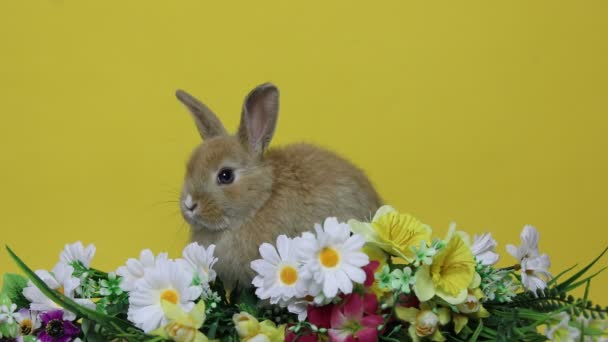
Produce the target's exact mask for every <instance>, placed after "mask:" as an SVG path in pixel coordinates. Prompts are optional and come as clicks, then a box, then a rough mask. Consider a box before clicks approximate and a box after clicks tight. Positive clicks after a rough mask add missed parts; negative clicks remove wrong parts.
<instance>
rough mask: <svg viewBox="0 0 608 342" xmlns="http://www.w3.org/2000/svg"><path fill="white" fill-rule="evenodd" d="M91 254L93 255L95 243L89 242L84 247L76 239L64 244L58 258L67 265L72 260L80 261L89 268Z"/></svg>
mask: <svg viewBox="0 0 608 342" xmlns="http://www.w3.org/2000/svg"><path fill="white" fill-rule="evenodd" d="M93 256H95V245H93V244H90V245H88V246H87V247H86V248H85V247H84V246H83V245H82V242H80V241H78V242H75V243H73V244H71V245H70V244H67V245H65V247H64V248H63V251H61V254H60V255H59V259H60V260H61V262H63V263H66V264H68V265H70V264H71V263H72V262H74V261H80V262H81V263H82V264H83V265H84V266H85V267H86V268H89V267H90V265H91V260H92V259H93Z"/></svg>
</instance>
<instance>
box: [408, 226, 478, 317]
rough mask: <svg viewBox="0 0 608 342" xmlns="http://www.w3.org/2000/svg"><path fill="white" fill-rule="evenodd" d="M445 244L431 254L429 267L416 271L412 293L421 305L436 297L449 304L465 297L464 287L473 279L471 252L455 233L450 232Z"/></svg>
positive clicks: (473, 270) (473, 263)
mask: <svg viewBox="0 0 608 342" xmlns="http://www.w3.org/2000/svg"><path fill="white" fill-rule="evenodd" d="M449 235H451V238H450V239H449V241H448V243H447V245H446V246H445V247H444V248H442V249H441V250H439V252H438V253H437V255H435V258H434V261H433V264H432V265H430V266H423V267H420V268H419V269H418V271H417V272H416V283H415V285H414V291H415V293H416V296H417V297H418V298H419V299H420V301H421V302H425V301H427V300H429V299H431V298H433V296H434V295H435V294H436V295H437V296H439V297H441V298H442V299H443V300H445V301H446V302H448V303H450V304H454V305H456V304H460V303H462V302H463V301H464V300H465V299H466V297H467V287H468V286H469V285H470V284H471V282H472V281H473V280H474V278H475V260H474V258H473V253H472V252H471V249H470V248H469V246H467V244H466V243H465V242H464V240H463V239H462V237H461V236H460V235H459V234H452V233H450V234H449Z"/></svg>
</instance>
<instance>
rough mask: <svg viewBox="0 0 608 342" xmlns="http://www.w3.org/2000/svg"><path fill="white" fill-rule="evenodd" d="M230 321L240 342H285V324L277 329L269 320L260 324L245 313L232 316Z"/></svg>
mask: <svg viewBox="0 0 608 342" xmlns="http://www.w3.org/2000/svg"><path fill="white" fill-rule="evenodd" d="M232 321H234V326H235V328H236V332H237V333H238V335H239V338H240V340H241V341H255V342H282V341H284V340H285V324H282V325H279V326H278V327H277V326H276V325H275V324H274V323H273V322H271V321H269V320H265V321H262V322H261V323H260V322H258V320H257V319H256V318H255V317H253V316H252V315H250V314H248V313H247V312H241V313H238V314H234V316H232Z"/></svg>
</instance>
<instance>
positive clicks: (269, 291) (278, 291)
mask: <svg viewBox="0 0 608 342" xmlns="http://www.w3.org/2000/svg"><path fill="white" fill-rule="evenodd" d="M299 240H300V239H298V238H296V239H294V240H292V239H289V238H288V237H287V236H285V235H279V236H278V237H277V249H278V253H277V249H275V248H274V246H272V245H271V244H269V243H263V244H262V245H261V246H260V255H261V256H262V259H258V260H254V261H252V262H251V268H252V269H253V270H254V271H255V272H256V273H257V275H256V276H255V278H253V282H252V283H253V285H254V286H255V287H256V288H257V289H256V290H255V294H256V295H257V296H258V297H259V298H260V299H268V298H270V303H272V304H276V303H278V302H279V301H288V300H290V299H291V298H294V297H296V298H301V297H304V296H305V295H306V294H307V288H308V285H307V283H308V282H307V281H304V279H303V278H302V276H301V272H300V265H299V260H298V259H297V257H296V251H297V249H298V248H297V245H298V241H299Z"/></svg>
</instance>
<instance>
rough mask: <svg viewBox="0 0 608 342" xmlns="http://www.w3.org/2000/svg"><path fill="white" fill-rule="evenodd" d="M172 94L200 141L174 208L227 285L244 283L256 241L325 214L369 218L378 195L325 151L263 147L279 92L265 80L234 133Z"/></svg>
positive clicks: (181, 94)
mask: <svg viewBox="0 0 608 342" xmlns="http://www.w3.org/2000/svg"><path fill="white" fill-rule="evenodd" d="M176 97H177V98H178V99H179V101H181V102H182V103H183V104H184V105H185V106H186V108H187V109H188V110H189V111H190V113H191V114H192V117H193V118H194V122H195V124H196V127H197V128H198V131H199V133H200V135H201V137H202V139H203V140H204V142H203V143H201V145H199V146H198V147H196V148H195V149H194V151H193V152H192V155H191V157H190V160H189V161H188V163H187V168H186V175H185V180H184V184H183V189H182V191H181V199H180V206H181V212H182V215H183V217H184V219H185V220H186V221H187V222H188V224H189V225H190V228H191V241H192V242H198V243H200V244H202V245H204V246H209V245H211V244H215V246H216V248H215V252H216V256H217V257H218V262H217V264H216V265H215V267H214V269H215V271H216V272H217V275H218V276H219V277H220V279H221V280H222V281H223V282H224V284H225V286H226V287H227V288H231V287H233V286H235V284H237V282H238V284H241V285H244V284H250V283H251V280H252V279H253V277H254V272H253V270H252V269H251V268H250V267H249V264H250V262H251V261H252V260H255V259H259V258H260V256H259V252H258V248H259V246H260V245H261V244H262V243H264V242H268V243H271V244H274V242H275V241H276V238H277V236H278V235H280V234H286V235H287V236H289V237H295V236H297V235H299V234H300V233H302V232H304V231H309V230H313V228H314V224H315V223H320V222H323V220H325V218H326V217H337V218H338V219H339V220H341V221H346V220H347V219H351V218H354V219H361V220H362V219H369V218H370V217H371V216H372V215H373V213H374V212H375V211H376V209H378V208H379V207H380V206H381V200H380V197H379V196H378V194H377V193H376V191H375V190H374V187H373V186H372V184H371V183H370V181H369V180H368V178H367V177H366V176H365V174H364V173H363V172H362V171H361V170H360V169H358V168H357V167H355V166H354V165H353V164H351V163H350V162H348V161H347V160H345V159H344V158H341V157H339V156H338V155H336V154H334V153H333V152H330V151H328V150H325V149H322V148H319V147H315V146H313V145H309V144H304V143H296V144H291V145H287V146H284V147H278V148H274V147H273V148H268V145H269V144H270V141H271V139H272V137H273V135H274V131H275V128H276V125H277V118H278V113H279V90H278V88H277V87H276V86H275V85H273V84H271V83H265V84H262V85H260V86H258V87H256V88H255V89H253V90H252V91H251V92H250V93H249V94H248V95H247V97H246V98H245V101H244V104H243V108H242V113H241V121H240V125H239V128H238V131H237V132H236V134H234V135H231V134H228V133H227V131H226V129H225V128H224V126H223V125H222V123H221V122H220V120H219V119H218V117H217V116H216V115H215V114H214V113H213V112H212V111H211V110H210V109H209V108H208V107H207V106H205V105H204V104H203V103H201V102H200V101H198V100H197V99H196V98H194V97H192V96H191V95H189V94H188V93H186V92H185V91H183V90H178V91H177V92H176Z"/></svg>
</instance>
